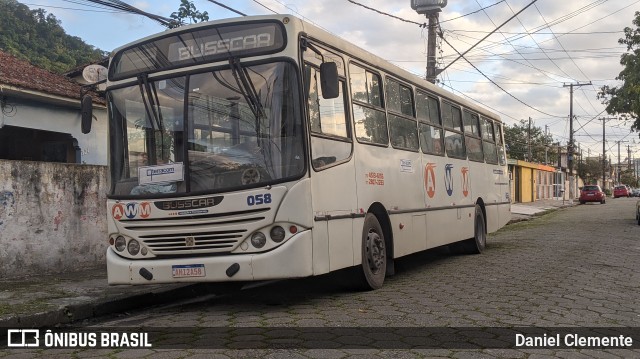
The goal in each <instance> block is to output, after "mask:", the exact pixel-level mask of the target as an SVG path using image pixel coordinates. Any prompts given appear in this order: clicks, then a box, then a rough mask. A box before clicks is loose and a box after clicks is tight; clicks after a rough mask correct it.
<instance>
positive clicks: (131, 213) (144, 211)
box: [111, 202, 151, 221]
mask: <svg viewBox="0 0 640 359" xmlns="http://www.w3.org/2000/svg"><path fill="white" fill-rule="evenodd" d="M111 215H112V216H113V218H114V219H116V220H118V221H119V220H121V219H122V218H123V217H126V218H128V219H134V218H136V217H140V218H148V217H149V215H151V204H150V203H149V202H142V203H138V202H129V203H126V204H122V203H116V204H115V205H114V206H113V207H112V208H111Z"/></svg>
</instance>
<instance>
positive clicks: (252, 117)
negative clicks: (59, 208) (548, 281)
mask: <svg viewBox="0 0 640 359" xmlns="http://www.w3.org/2000/svg"><path fill="white" fill-rule="evenodd" d="M106 94H107V106H108V111H109V144H110V160H109V163H110V176H111V187H110V193H109V195H108V202H107V211H108V215H109V220H108V232H109V233H108V241H109V247H108V249H107V268H108V281H109V283H110V284H146V283H152V284H155V283H174V282H198V281H207V282H222V281H256V280H268V279H279V278H294V277H307V276H314V275H320V274H324V273H328V272H331V271H335V270H339V269H343V268H349V267H351V273H352V274H353V276H354V279H355V282H356V283H357V284H358V285H359V286H360V287H363V288H367V289H376V288H379V287H381V286H382V284H383V281H384V279H385V276H386V275H391V274H393V272H394V270H393V268H394V260H395V259H397V258H400V257H402V256H405V255H408V254H411V253H415V252H418V251H423V250H426V249H429V248H433V247H438V246H443V245H451V247H452V248H453V249H455V250H456V251H462V252H468V253H479V252H482V250H483V249H484V247H485V242H486V234H487V232H493V231H496V230H498V229H499V228H501V227H502V226H504V225H505V224H506V223H507V221H508V220H509V218H510V199H509V178H508V172H507V167H506V160H505V151H504V141H503V136H502V123H501V122H500V120H499V118H498V116H496V115H495V114H493V113H490V112H487V111H486V110H485V109H483V108H481V107H479V106H476V105H475V104H473V103H470V102H467V101H465V100H463V99H462V98H460V97H457V96H455V95H453V94H451V93H448V92H446V91H443V90H442V89H440V88H438V87H437V86H434V85H432V84H431V83H428V82H426V81H425V80H422V79H420V78H418V77H416V76H415V75H413V74H411V73H409V72H407V71H404V70H402V69H400V68H398V67H396V66H394V65H392V64H390V63H388V62H387V61H385V60H383V59H381V58H379V57H377V56H375V55H372V54H371V53H368V52H366V51H364V50H362V49H360V48H358V47H356V46H354V45H353V44H350V43H349V42H347V41H345V40H343V39H341V38H339V37H336V36H334V35H331V34H329V33H327V32H326V31H323V30H321V29H319V28H317V27H315V26H313V25H311V24H309V23H307V22H305V21H302V20H300V19H298V18H295V17H293V16H291V15H273V16H256V17H241V18H236V19H227V20H220V21H213V22H206V23H199V24H194V25H189V26H184V27H181V28H177V29H173V30H169V31H165V32H163V33H160V34H157V35H154V36H149V37H147V38H144V39H141V40H139V41H136V42H134V43H131V44H129V45H126V46H124V47H121V48H119V49H117V50H115V51H114V52H113V53H112V56H111V59H110V65H109V71H108V80H107V90H106ZM85 115H86V116H84V118H83V129H84V130H86V131H89V130H90V121H88V122H86V120H87V119H89V118H90V116H89V115H90V113H88V112H85Z"/></svg>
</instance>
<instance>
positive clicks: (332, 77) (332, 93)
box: [320, 62, 340, 99]
mask: <svg viewBox="0 0 640 359" xmlns="http://www.w3.org/2000/svg"><path fill="white" fill-rule="evenodd" d="M320 88H321V90H322V97H323V98H326V99H330V98H337V97H338V96H339V95H340V87H339V83H338V67H337V66H336V63H335V62H323V63H322V64H321V65H320Z"/></svg>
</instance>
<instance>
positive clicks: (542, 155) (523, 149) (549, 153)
mask: <svg viewBox="0 0 640 359" xmlns="http://www.w3.org/2000/svg"><path fill="white" fill-rule="evenodd" d="M504 142H505V146H506V148H507V155H508V156H509V158H512V159H517V160H523V161H529V162H538V163H545V161H548V162H549V163H557V159H558V157H557V150H556V148H555V147H554V146H552V144H553V137H551V135H547V134H545V133H544V131H543V130H542V128H540V127H536V126H531V133H529V122H528V121H525V120H520V123H519V124H514V125H512V126H509V125H506V126H504ZM529 147H530V148H531V158H529Z"/></svg>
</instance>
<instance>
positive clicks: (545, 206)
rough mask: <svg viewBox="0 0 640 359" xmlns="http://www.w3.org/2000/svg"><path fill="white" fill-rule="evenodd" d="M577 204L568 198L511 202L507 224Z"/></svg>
mask: <svg viewBox="0 0 640 359" xmlns="http://www.w3.org/2000/svg"><path fill="white" fill-rule="evenodd" d="M577 204H578V201H577V200H574V201H573V204H572V203H570V202H569V201H568V200H564V201H563V200H555V199H543V200H539V201H535V202H527V203H513V204H511V221H509V224H511V223H516V222H521V221H527V220H529V219H532V218H534V217H535V216H537V215H540V214H542V213H544V212H546V211H551V210H556V209H559V208H564V207H570V206H575V205H577Z"/></svg>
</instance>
